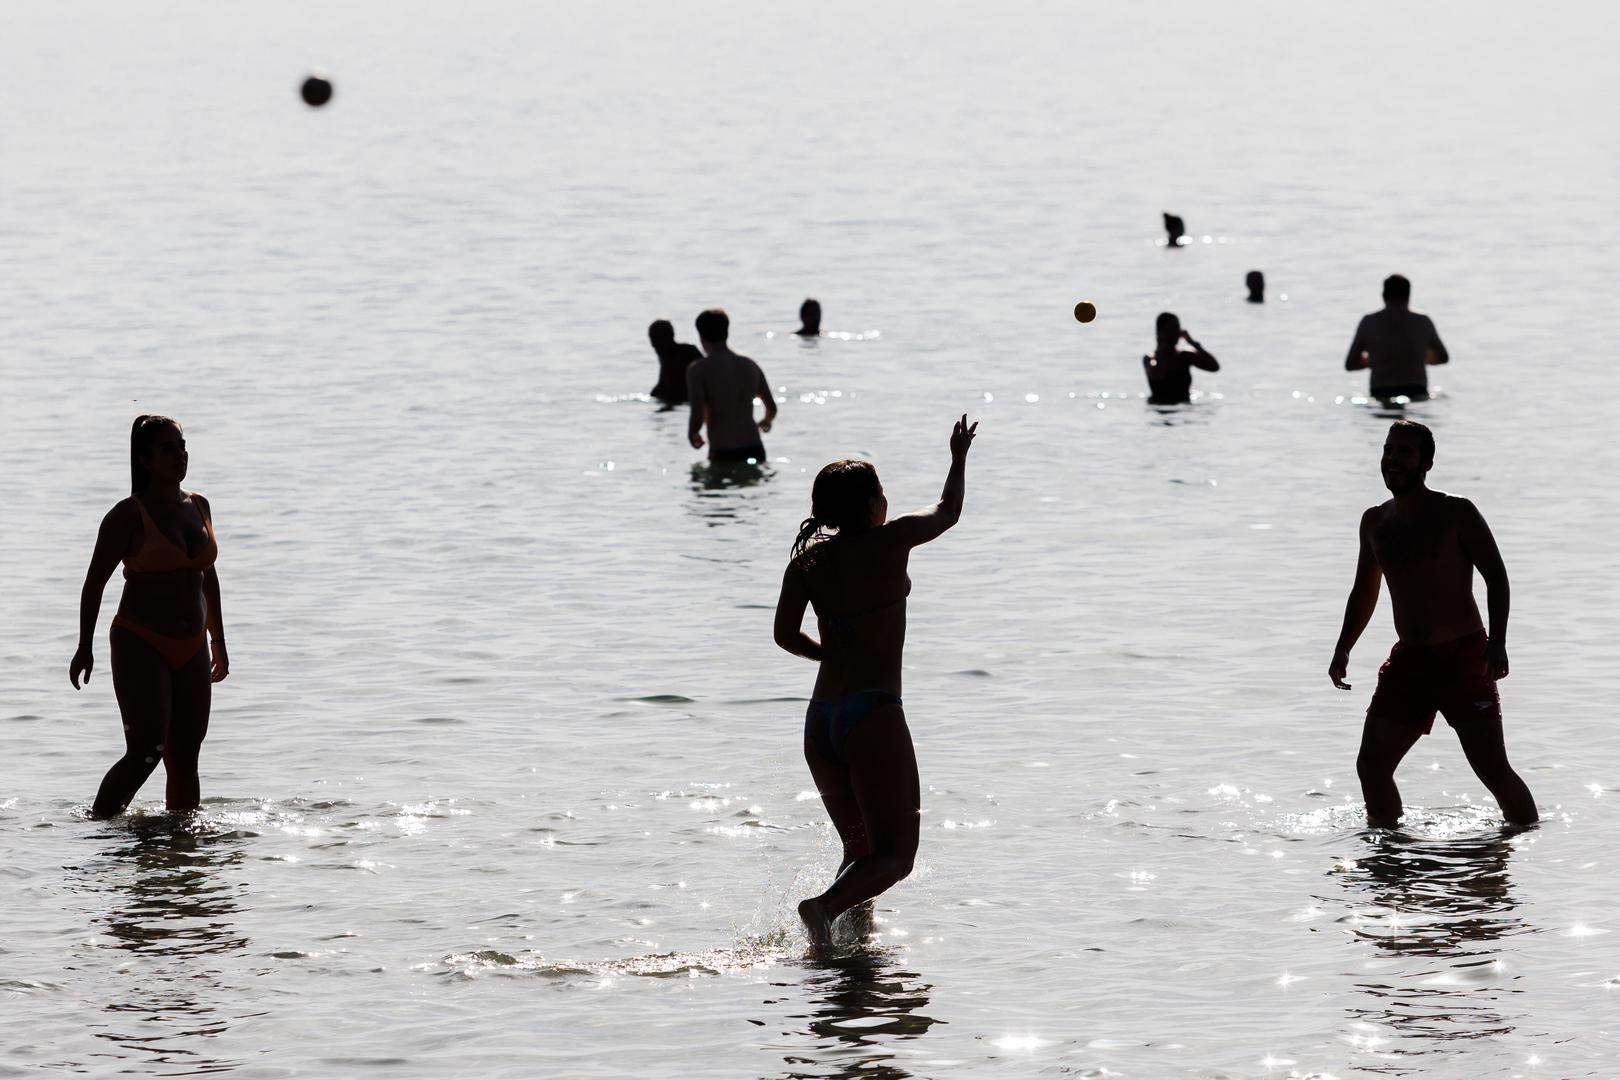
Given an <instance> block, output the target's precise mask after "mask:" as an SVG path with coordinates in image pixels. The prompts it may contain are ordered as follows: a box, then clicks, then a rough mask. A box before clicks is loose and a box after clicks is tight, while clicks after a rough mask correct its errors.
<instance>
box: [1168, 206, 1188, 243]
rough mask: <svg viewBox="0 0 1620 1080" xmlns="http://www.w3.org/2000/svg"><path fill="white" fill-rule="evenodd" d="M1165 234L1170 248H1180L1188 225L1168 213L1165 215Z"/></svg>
mask: <svg viewBox="0 0 1620 1080" xmlns="http://www.w3.org/2000/svg"><path fill="white" fill-rule="evenodd" d="M1164 233H1165V236H1166V238H1167V239H1166V243H1167V244H1168V245H1169V246H1170V247H1180V246H1181V238H1182V237H1183V236H1185V235H1186V233H1187V225H1186V223H1185V222H1183V221H1182V220H1181V219H1180V218H1179V217H1177V216H1176V215H1174V214H1168V213H1167V214H1165V215H1164Z"/></svg>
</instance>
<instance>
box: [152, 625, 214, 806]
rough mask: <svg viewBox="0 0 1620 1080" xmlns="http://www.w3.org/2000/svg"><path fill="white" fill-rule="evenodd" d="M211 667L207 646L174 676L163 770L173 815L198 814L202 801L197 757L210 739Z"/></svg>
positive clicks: (212, 685)
mask: <svg viewBox="0 0 1620 1080" xmlns="http://www.w3.org/2000/svg"><path fill="white" fill-rule="evenodd" d="M209 663H210V661H209V657H208V648H207V646H204V647H203V648H202V649H199V650H198V652H197V655H196V656H193V657H192V658H191V660H190V661H189V662H188V663H187V664H186V666H185V667H183V668H181V669H180V670H179V671H176V672H175V673H174V675H173V685H174V691H173V705H172V706H171V708H170V713H169V730H168V737H167V738H165V739H164V740H163V769H164V772H165V773H166V774H167V776H168V783H167V784H166V785H165V788H164V795H165V797H166V802H167V803H168V807H169V811H170V812H171V813H181V812H183V811H186V810H195V809H197V804H198V803H200V802H201V801H202V793H201V790H200V784H199V783H198V780H197V755H198V753H199V752H200V751H201V750H202V742H203V739H204V738H205V737H206V736H207V735H208V710H209V707H210V705H211V704H212V701H213V689H214V684H213V682H212V680H211V679H210V676H209Z"/></svg>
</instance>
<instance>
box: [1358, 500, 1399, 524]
mask: <svg viewBox="0 0 1620 1080" xmlns="http://www.w3.org/2000/svg"><path fill="white" fill-rule="evenodd" d="M1394 504H1395V500H1394V499H1385V500H1384V501H1383V502H1381V503H1378V504H1377V505H1376V506H1369V507H1367V509H1365V510H1363V511H1362V512H1361V524H1362V525H1363V526H1364V527H1370V526H1373V525H1376V524H1378V520H1379V519H1380V518H1382V517H1383V516H1384V513H1385V511H1387V510H1388V509H1389V508H1390V507H1391V506H1393V505H1394Z"/></svg>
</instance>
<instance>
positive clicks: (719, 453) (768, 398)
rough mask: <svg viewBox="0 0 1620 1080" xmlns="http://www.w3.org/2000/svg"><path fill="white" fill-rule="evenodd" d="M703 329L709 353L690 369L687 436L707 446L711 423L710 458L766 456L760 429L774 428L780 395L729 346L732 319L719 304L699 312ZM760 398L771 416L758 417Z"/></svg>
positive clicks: (695, 444) (704, 345)
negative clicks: (756, 415) (776, 396)
mask: <svg viewBox="0 0 1620 1080" xmlns="http://www.w3.org/2000/svg"><path fill="white" fill-rule="evenodd" d="M697 332H698V342H699V344H700V346H701V347H702V349H703V359H702V360H699V361H697V362H695V363H694V364H693V365H692V366H691V367H689V368H687V369H686V390H687V396H688V397H689V398H690V399H691V402H692V406H691V407H692V414H691V417H690V418H689V419H688V420H687V424H686V436H687V439H688V440H689V441H690V442H691V444H692V447H693V449H697V450H701V449H702V448H703V446H704V438H703V429H704V427H705V425H706V426H707V427H708V432H709V438H708V447H709V460H710V461H731V462H741V461H756V462H762V461H764V460H765V444H764V442H763V441H762V440H761V439H760V435H761V434H763V433H765V432H768V431H770V430H771V422H772V421H773V420H775V419H776V398H775V396H774V395H773V394H772V393H771V386H770V383H769V382H767V381H766V379H765V372H763V371H761V370H760V367H759V365H758V364H756V363H754V361H753V360H751V359H749V358H748V357H746V356H742V355H739V354H738V353H734V352H732V351H731V349H730V347H729V346H727V344H726V338H727V336H728V335H729V334H730V332H731V320H730V319H729V318H728V317H727V316H726V313H725V312H724V311H721V310H720V309H719V308H710V309H709V310H707V311H705V312H703V313H702V314H701V315H699V316H698V317H697ZM755 399H758V400H759V401H761V402H763V403H764V405H765V417H764V419H762V420H759V421H755V419H754V401H755Z"/></svg>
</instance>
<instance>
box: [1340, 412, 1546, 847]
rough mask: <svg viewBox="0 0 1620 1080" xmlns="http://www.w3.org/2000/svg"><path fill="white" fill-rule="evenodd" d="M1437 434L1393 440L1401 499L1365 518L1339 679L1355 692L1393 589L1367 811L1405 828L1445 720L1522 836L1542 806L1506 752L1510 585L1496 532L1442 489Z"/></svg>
mask: <svg viewBox="0 0 1620 1080" xmlns="http://www.w3.org/2000/svg"><path fill="white" fill-rule="evenodd" d="M1433 464H1434V435H1433V434H1432V433H1431V432H1430V431H1429V429H1428V428H1426V427H1424V426H1423V425H1422V424H1418V423H1414V422H1413V421H1411V420H1397V421H1395V423H1394V424H1392V425H1390V429H1389V435H1388V436H1386V437H1385V440H1384V457H1383V462H1382V469H1383V473H1384V486H1385V487H1387V488H1389V491H1390V494H1392V495H1393V496H1395V497H1394V498H1393V499H1390V500H1389V501H1388V502H1386V503H1384V504H1382V505H1380V506H1375V507H1373V508H1372V509H1370V510H1368V511H1367V512H1366V513H1365V514H1362V515H1361V557H1360V559H1359V560H1358V561H1357V563H1356V583H1355V585H1354V586H1353V587H1352V588H1351V590H1350V600H1349V602H1348V603H1347V604H1346V605H1345V608H1344V629H1343V630H1342V631H1341V632H1340V634H1339V644H1338V646H1337V647H1336V648H1335V649H1334V651H1333V662H1332V663H1331V664H1329V665H1328V678H1330V679H1332V680H1333V685H1334V686H1337V687H1338V688H1339V689H1340V690H1348V689H1350V684H1349V683H1347V682H1345V681H1344V679H1345V675H1346V674H1347V673H1348V670H1349V666H1350V650H1351V649H1352V648H1353V647H1354V646H1355V644H1356V639H1357V638H1359V637H1361V632H1362V631H1363V630H1365V629H1366V628H1367V622H1368V620H1369V619H1371V618H1372V614H1373V609H1374V608H1375V607H1376V606H1377V605H1378V582H1379V579H1380V578H1382V577H1387V578H1388V579H1389V599H1390V603H1391V605H1392V606H1393V607H1394V609H1395V633H1396V636H1397V637H1398V638H1399V640H1398V641H1397V642H1396V643H1395V647H1394V648H1393V649H1392V650H1391V651H1390V654H1389V659H1388V660H1386V661H1385V662H1384V666H1383V667H1382V668H1380V669H1379V671H1378V688H1377V689H1376V690H1374V691H1373V697H1372V702H1371V703H1370V704H1369V705H1368V706H1367V723H1366V726H1365V727H1364V728H1363V729H1362V733H1361V752H1360V753H1359V754H1358V755H1357V757H1356V774H1357V775H1358V776H1359V777H1360V778H1361V792H1362V796H1363V797H1364V798H1365V799H1366V801H1367V823H1368V824H1369V825H1370V826H1371V827H1373V828H1394V827H1395V825H1396V824H1397V823H1398V822H1399V821H1400V817H1401V793H1400V791H1399V790H1398V789H1397V788H1396V786H1395V767H1396V766H1397V765H1399V764H1400V763H1401V758H1403V757H1405V756H1406V752H1407V751H1408V750H1410V749H1411V748H1412V746H1413V745H1414V744H1415V743H1416V742H1417V741H1418V739H1419V738H1421V737H1422V736H1424V735H1426V734H1428V733H1429V731H1430V730H1431V729H1432V728H1433V726H1434V714H1435V712H1436V711H1437V710H1438V711H1439V712H1440V713H1442V714H1443V715H1444V716H1445V718H1446V722H1447V723H1448V724H1450V725H1451V726H1452V727H1453V728H1455V729H1456V731H1457V738H1458V740H1459V741H1461V743H1462V748H1463V753H1464V754H1465V755H1467V757H1468V764H1469V765H1471V766H1473V769H1474V775H1475V776H1478V777H1479V779H1480V781H1481V782H1482V783H1484V785H1485V786H1486V787H1487V788H1489V789H1490V791H1491V794H1492V795H1494V796H1495V797H1496V802H1497V805H1498V806H1500V807H1501V808H1502V816H1503V817H1504V818H1506V819H1507V821H1508V823H1509V824H1512V825H1529V824H1532V823H1533V822H1535V820H1536V817H1537V814H1536V803H1535V800H1534V799H1533V798H1531V796H1530V789H1529V788H1528V787H1526V786H1525V783H1524V781H1523V780H1521V779H1519V775H1518V774H1517V773H1515V772H1514V771H1513V766H1512V765H1510V764H1508V759H1507V750H1506V749H1505V748H1504V746H1503V744H1502V703H1501V700H1500V698H1498V696H1497V692H1496V681H1497V680H1498V679H1502V678H1506V677H1507V673H1508V659H1507V640H1506V639H1507V619H1508V579H1507V570H1506V569H1505V568H1504V567H1503V566H1502V556H1501V555H1500V554H1499V553H1498V552H1497V550H1496V540H1495V539H1494V538H1493V537H1492V536H1491V530H1490V527H1489V526H1487V525H1486V524H1485V519H1484V518H1483V517H1481V516H1480V513H1479V511H1478V510H1477V509H1475V508H1474V504H1473V503H1471V502H1469V501H1468V500H1467V499H1464V498H1462V497H1460V496H1457V495H1447V494H1446V493H1445V492H1443V491H1434V490H1431V489H1430V488H1429V487H1428V486H1427V485H1426V484H1425V482H1424V480H1425V477H1426V475H1427V474H1428V471H1429V469H1430V467H1431V466H1433ZM1476 568H1477V569H1478V570H1479V575H1480V577H1482V578H1484V579H1485V588H1486V599H1487V605H1486V606H1487V607H1488V609H1489V611H1490V619H1491V626H1490V633H1489V634H1487V633H1486V632H1485V628H1484V626H1483V625H1481V623H1480V618H1479V607H1478V605H1477V604H1475V603H1474V570H1475V569H1476Z"/></svg>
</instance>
